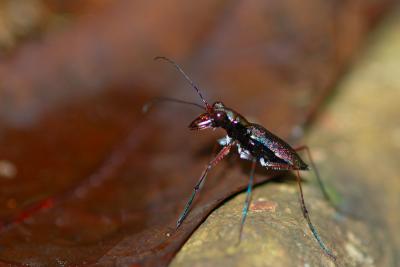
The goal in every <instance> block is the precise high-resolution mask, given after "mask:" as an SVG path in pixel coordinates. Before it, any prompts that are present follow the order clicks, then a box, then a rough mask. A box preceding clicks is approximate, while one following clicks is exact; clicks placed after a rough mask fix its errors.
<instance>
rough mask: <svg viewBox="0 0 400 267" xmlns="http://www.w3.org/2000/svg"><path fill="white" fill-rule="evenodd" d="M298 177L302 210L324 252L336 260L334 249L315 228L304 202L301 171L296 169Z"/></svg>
mask: <svg viewBox="0 0 400 267" xmlns="http://www.w3.org/2000/svg"><path fill="white" fill-rule="evenodd" d="M296 178H297V185H298V186H299V192H300V205H301V210H302V212H303V216H304V218H305V219H306V220H307V223H308V227H309V228H310V230H311V232H312V234H313V235H314V237H315V239H316V240H317V242H318V244H319V246H320V247H321V248H322V250H323V251H324V253H325V254H326V255H327V256H328V257H330V258H331V259H332V260H333V261H336V256H335V255H333V253H332V251H331V250H330V249H329V248H327V247H326V245H325V243H324V242H323V241H322V239H321V237H320V235H319V234H318V232H317V230H316V229H315V227H314V225H313V224H312V222H311V219H310V216H309V214H308V210H307V207H306V203H305V202H304V196H303V189H302V187H301V179H300V173H299V171H298V170H296Z"/></svg>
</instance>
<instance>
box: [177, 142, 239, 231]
mask: <svg viewBox="0 0 400 267" xmlns="http://www.w3.org/2000/svg"><path fill="white" fill-rule="evenodd" d="M234 144H235V143H234V142H233V143H231V144H228V145H226V146H224V147H223V148H222V149H221V150H220V151H219V152H218V154H217V155H216V156H215V158H214V159H213V160H211V161H210V162H209V163H208V164H207V167H206V168H205V170H204V171H203V173H202V174H201V176H200V179H199V180H198V181H197V183H196V185H195V187H194V188H193V192H192V195H191V196H190V198H189V200H188V202H187V203H186V205H185V208H184V209H183V212H182V213H181V215H180V216H179V218H178V221H177V222H176V229H178V228H179V226H181V224H182V223H183V221H184V220H185V218H186V216H187V215H188V213H189V210H190V207H191V206H192V203H193V200H194V198H195V197H196V195H197V193H198V192H199V191H200V188H201V187H202V184H203V183H204V181H205V179H206V177H207V174H208V171H209V170H210V169H211V168H212V167H214V166H215V165H217V163H218V162H220V161H221V160H222V159H223V158H224V157H225V156H226V155H228V154H229V152H230V149H231V147H232V146H233V145H234Z"/></svg>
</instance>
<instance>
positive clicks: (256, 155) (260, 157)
mask: <svg viewBox="0 0 400 267" xmlns="http://www.w3.org/2000/svg"><path fill="white" fill-rule="evenodd" d="M155 59H157V60H158V59H161V60H164V61H167V62H168V63H171V64H173V65H174V67H175V68H176V69H177V70H179V71H180V72H181V73H182V74H183V76H184V77H185V79H186V80H187V81H188V82H189V83H190V84H191V85H192V87H193V88H194V89H195V90H196V91H197V93H198V95H199V96H200V98H201V100H202V101H203V103H204V106H202V105H199V104H197V103H192V102H187V101H184V100H177V99H172V98H158V99H155V100H162V101H173V102H177V103H181V104H190V105H194V106H197V107H200V108H201V109H204V110H205V112H204V113H202V114H200V115H199V116H198V117H197V118H196V119H195V120H193V121H192V123H191V124H190V125H189V128H190V129H191V130H204V129H210V128H211V129H215V128H222V129H224V130H225V131H226V133H227V135H226V136H225V137H224V138H222V139H220V140H218V143H219V144H220V145H221V146H222V149H221V150H220V151H219V152H218V154H217V155H216V156H215V157H214V158H213V159H212V160H211V161H210V162H209V163H208V164H207V166H206V168H205V169H204V171H203V173H202V174H201V176H200V179H199V180H198V182H197V183H196V185H195V187H194V189H193V192H192V195H191V196H190V198H189V200H188V202H187V203H186V205H185V208H184V210H183V212H182V213H181V215H180V216H179V218H178V221H177V229H178V228H179V227H180V226H181V225H182V223H183V221H184V220H185V218H186V216H187V215H188V213H189V211H190V207H191V205H192V203H193V200H194V198H195V197H196V195H197V193H198V192H199V190H200V189H201V186H202V185H203V183H204V181H205V178H206V177H207V174H208V172H209V170H210V169H212V168H213V167H214V166H215V165H216V164H218V162H220V161H221V160H222V159H223V158H224V157H225V156H227V155H228V154H229V153H230V151H231V148H232V147H234V146H236V147H237V150H238V153H239V155H240V158H242V159H245V160H250V161H252V167H251V174H250V179H249V183H248V187H247V195H246V201H245V204H244V207H243V211H242V220H241V224H240V234H239V241H240V239H241V236H242V230H243V225H244V222H245V220H246V217H247V213H248V209H249V204H250V199H251V190H252V187H253V180H254V173H255V167H256V164H257V162H258V163H260V165H261V166H263V167H265V168H266V169H269V170H282V171H289V170H293V171H296V174H297V175H296V178H297V184H298V188H299V192H300V200H301V201H300V205H301V209H302V212H303V216H304V218H305V219H306V220H307V223H308V226H309V228H310V230H311V232H312V234H313V235H314V237H315V239H316V240H317V242H318V244H319V246H320V247H321V249H322V250H323V251H324V253H325V254H326V255H327V256H329V257H330V258H331V259H332V260H336V257H335V256H334V255H333V253H332V252H331V250H330V249H328V248H327V247H326V245H325V244H324V242H323V241H322V239H321V237H320V236H319V234H318V233H317V231H316V229H315V227H314V225H313V224H312V222H311V220H310V217H309V214H308V210H307V208H306V205H305V202H304V196H303V190H302V186H301V179H300V175H299V171H301V170H309V167H308V165H307V164H306V163H305V162H304V161H303V160H302V159H301V158H300V156H299V155H298V154H297V152H296V151H299V150H302V149H305V150H306V151H307V153H308V155H309V158H310V160H311V163H312V165H313V169H314V171H315V174H316V177H317V179H318V182H319V185H320V187H321V189H322V192H323V194H324V196H325V198H327V199H328V200H329V196H328V195H327V193H326V190H325V189H324V187H323V184H322V182H321V180H320V178H319V175H318V172H317V170H316V168H315V166H314V164H313V162H312V159H311V154H310V151H309V149H308V147H306V146H302V147H299V148H297V149H294V148H292V147H291V146H290V145H289V144H287V143H286V142H285V141H283V140H282V139H281V138H279V137H278V136H276V135H274V134H273V133H271V132H269V131H268V130H267V129H265V128H264V127H262V126H261V125H258V124H255V123H250V122H248V121H247V120H246V118H245V117H244V116H242V115H240V114H239V113H238V112H236V111H234V110H233V109H230V108H228V107H225V105H224V104H223V103H222V102H220V101H217V102H215V103H214V104H213V105H210V104H208V102H207V101H206V100H205V99H204V97H203V96H202V94H201V92H200V90H199V88H198V87H197V86H196V85H195V84H194V83H193V81H192V80H191V79H190V78H189V77H188V76H187V75H186V73H185V72H184V71H183V70H182V69H181V68H180V67H179V65H177V64H176V63H175V62H173V61H172V60H170V59H168V58H165V57H156V58H155ZM149 104H151V102H150V103H149ZM147 109H148V105H145V106H144V110H145V111H146V110H147Z"/></svg>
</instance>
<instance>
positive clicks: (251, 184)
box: [239, 159, 257, 243]
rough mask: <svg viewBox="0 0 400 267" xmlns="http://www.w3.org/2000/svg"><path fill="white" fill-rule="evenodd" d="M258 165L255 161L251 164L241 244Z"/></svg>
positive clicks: (243, 211)
mask: <svg viewBox="0 0 400 267" xmlns="http://www.w3.org/2000/svg"><path fill="white" fill-rule="evenodd" d="M256 163H257V160H256V159H254V160H253V162H252V164H251V171H250V179H249V184H248V185H247V193H246V200H245V202H244V206H243V210H242V221H241V222H240V230H239V243H240V241H241V239H242V232H243V226H244V222H245V221H246V218H247V213H248V212H249V206H250V201H251V191H252V189H253V184H254V173H255V170H256Z"/></svg>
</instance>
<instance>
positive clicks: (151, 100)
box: [142, 97, 204, 113]
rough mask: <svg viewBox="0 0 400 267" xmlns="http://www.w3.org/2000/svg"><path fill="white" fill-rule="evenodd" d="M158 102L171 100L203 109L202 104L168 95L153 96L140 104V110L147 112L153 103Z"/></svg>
mask: <svg viewBox="0 0 400 267" xmlns="http://www.w3.org/2000/svg"><path fill="white" fill-rule="evenodd" d="M158 102H173V103H177V104H184V105H192V106H195V107H198V108H201V109H204V107H203V106H202V105H199V104H197V103H194V102H189V101H185V100H180V99H176V98H170V97H155V98H152V99H150V100H149V101H147V102H146V103H145V104H144V105H143V106H142V112H143V113H147V112H148V111H149V110H150V109H151V108H152V107H153V106H154V104H157V103H158Z"/></svg>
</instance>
